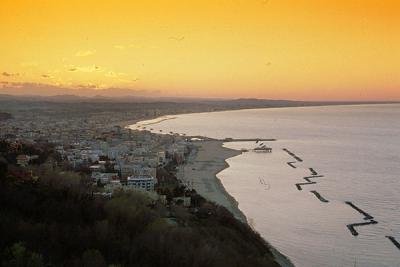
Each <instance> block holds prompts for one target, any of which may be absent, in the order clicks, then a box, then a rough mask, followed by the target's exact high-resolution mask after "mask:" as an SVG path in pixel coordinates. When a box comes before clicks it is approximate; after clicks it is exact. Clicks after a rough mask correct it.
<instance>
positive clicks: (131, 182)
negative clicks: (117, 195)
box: [127, 175, 156, 191]
mask: <svg viewBox="0 0 400 267" xmlns="http://www.w3.org/2000/svg"><path fill="white" fill-rule="evenodd" d="M155 183H156V179H154V177H153V176H151V175H134V176H130V177H128V180H127V186H128V187H131V188H135V189H141V190H145V191H154V185H155Z"/></svg>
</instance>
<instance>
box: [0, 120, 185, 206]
mask: <svg viewBox="0 0 400 267" xmlns="http://www.w3.org/2000/svg"><path fill="white" fill-rule="evenodd" d="M25 115H26V114H25ZM113 120H115V117H111V118H107V117H106V116H97V117H94V118H93V117H92V118H90V120H89V119H68V118H66V119H60V118H51V117H42V116H31V117H29V116H28V117H26V116H24V117H23V118H18V119H9V120H4V121H2V122H1V123H0V139H1V140H4V141H6V142H8V143H9V144H10V147H13V148H15V151H16V152H17V153H16V165H18V166H20V167H24V168H27V169H29V166H30V165H31V163H34V162H35V160H37V159H38V158H39V155H35V154H29V153H23V152H22V150H21V149H20V148H22V146H23V145H24V144H28V145H36V144H38V145H43V144H46V145H47V146H50V147H52V148H53V149H54V152H55V155H56V157H55V158H56V159H55V158H49V159H48V161H50V164H51V165H54V166H56V165H58V166H59V167H62V168H63V169H68V170H72V171H76V172H80V173H85V174H87V176H88V178H89V177H90V181H91V182H92V183H93V188H95V189H96V190H94V191H95V192H94V193H95V194H101V195H104V196H111V195H112V194H113V192H114V191H115V190H139V191H141V192H143V193H146V194H148V195H149V196H152V197H155V196H156V198H157V199H158V195H157V194H156V193H155V191H156V190H157V184H158V176H159V175H160V173H158V171H159V170H160V169H162V168H165V167H167V166H171V165H179V164H182V163H183V162H184V160H185V155H187V154H188V152H189V148H190V147H191V145H190V141H188V139H187V138H185V137H184V136H179V135H160V134H152V133H150V132H149V131H145V130H143V131H138V130H131V129H128V128H125V127H122V126H120V125H118V124H115V125H113V124H112V121H113ZM122 120H123V119H122ZM164 197H165V196H164ZM187 202H188V201H187V200H185V203H187ZM189 202H190V201H189Z"/></svg>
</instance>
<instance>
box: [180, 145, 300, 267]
mask: <svg viewBox="0 0 400 267" xmlns="http://www.w3.org/2000/svg"><path fill="white" fill-rule="evenodd" d="M268 140H270V139H268ZM273 140H274V139H271V141H273ZM193 143H194V146H193V148H192V151H191V153H190V155H189V156H188V157H187V159H186V164H184V165H182V166H181V167H180V169H179V170H178V174H177V175H178V179H180V180H181V181H182V182H184V183H185V184H186V185H187V186H189V187H192V188H193V189H195V190H196V192H197V193H199V194H200V195H202V196H203V197H205V198H206V199H208V200H210V201H213V202H215V203H217V204H219V205H221V206H224V207H225V208H227V209H228V210H229V211H230V212H231V213H232V214H233V215H234V216H235V217H236V218H237V219H238V220H240V221H242V222H244V223H247V219H246V216H245V215H244V214H243V212H242V211H241V210H240V209H239V207H238V202H237V201H236V200H235V199H234V198H233V197H232V196H231V195H229V193H228V192H227V191H226V190H225V188H224V186H223V185H222V183H221V181H220V179H218V177H217V174H218V173H219V172H221V171H222V170H224V169H225V168H227V167H229V165H228V163H227V162H226V160H227V159H228V158H232V157H235V156H238V155H240V154H241V153H242V152H241V151H238V150H233V149H229V148H226V147H223V143H224V141H222V140H215V139H214V140H213V139H204V138H203V139H202V141H197V142H193ZM270 250H271V252H272V253H273V255H274V257H275V260H276V262H278V263H279V264H280V265H281V266H282V267H294V265H293V263H291V262H290V260H289V259H288V258H287V257H286V256H284V255H283V254H281V253H280V252H279V251H278V250H276V249H275V248H274V247H272V246H270Z"/></svg>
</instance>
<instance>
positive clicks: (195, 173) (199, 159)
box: [178, 140, 247, 223]
mask: <svg viewBox="0 0 400 267" xmlns="http://www.w3.org/2000/svg"><path fill="white" fill-rule="evenodd" d="M222 144H223V142H222V141H218V140H204V141H201V142H196V143H195V145H194V147H193V149H192V151H191V153H190V155H189V156H188V157H187V160H186V164H185V165H182V166H181V167H180V168H179V170H178V179H180V180H181V181H182V182H184V183H185V184H187V185H188V186H189V187H192V188H193V189H195V190H196V192H197V193H199V194H200V195H202V196H203V197H204V198H206V199H208V200H211V201H213V202H215V203H217V204H219V205H221V206H224V207H225V208H227V209H228V210H229V211H230V212H231V213H232V214H233V215H234V216H235V217H236V218H237V219H239V220H241V221H242V222H245V223H247V220H246V216H245V215H244V214H243V213H242V212H241V211H240V210H239V208H238V203H237V202H236V200H235V199H234V198H233V197H231V196H230V195H229V194H228V193H227V192H226V190H225V188H224V187H223V185H222V183H221V181H220V180H219V179H218V178H217V177H216V175H217V173H219V172H220V171H222V170H223V169H225V168H227V167H228V166H229V165H228V163H227V162H226V161H225V160H226V159H228V158H231V157H234V156H237V155H239V154H241V152H240V151H237V150H233V149H229V148H225V147H223V146H222Z"/></svg>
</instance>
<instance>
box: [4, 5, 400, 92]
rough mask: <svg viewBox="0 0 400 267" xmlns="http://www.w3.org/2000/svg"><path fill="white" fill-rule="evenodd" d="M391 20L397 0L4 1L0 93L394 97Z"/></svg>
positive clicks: (397, 41) (396, 46)
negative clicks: (58, 91)
mask: <svg viewBox="0 0 400 267" xmlns="http://www.w3.org/2000/svg"><path fill="white" fill-rule="evenodd" d="M399 14H400V1H398V0H393V1H392V0H335V1H323V0H291V1H289V0H260V1H259V0H254V1H252V0H220V1H218V0H212V1H208V0H152V1H150V0H148V1H147V0H146V1H144V0H143V1H135V0H132V1H128V0H127V1H118V0H113V1H102V0H96V1H94V0H93V1H92V0H90V1H89V0H87V1H85V0H79V1H73V0H65V1H63V0H47V1H43V0H26V1H21V0H1V6H0V34H1V42H0V59H1V60H0V82H1V84H0V93H1V92H2V90H3V92H4V91H5V92H10V90H11V91H12V90H14V91H15V92H17V91H18V90H21V88H25V89H26V88H28V89H29V88H30V87H29V86H32V85H34V86H33V87H34V88H37V87H40V86H47V87H49V88H57V87H60V88H74V89H76V88H96V89H104V88H129V89H133V90H137V92H138V93H140V94H145V95H146V94H147V95H157V96H191V97H193V96H194V97H229V98H236V97H258V98H285V99H304V100H319V99H326V100H355V99H359V100H366V99H374V100H384V99H385V100H395V99H396V100H400V15H399ZM34 88H33V89H31V91H32V93H34V90H35V89H34Z"/></svg>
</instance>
